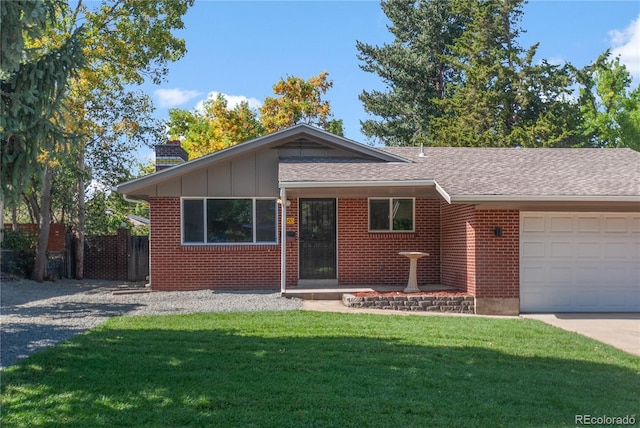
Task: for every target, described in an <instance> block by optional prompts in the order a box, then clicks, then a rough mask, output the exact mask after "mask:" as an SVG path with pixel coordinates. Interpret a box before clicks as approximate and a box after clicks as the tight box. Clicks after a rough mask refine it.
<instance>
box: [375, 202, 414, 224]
mask: <svg viewBox="0 0 640 428" xmlns="http://www.w3.org/2000/svg"><path fill="white" fill-rule="evenodd" d="M413 207H414V199H413V198H371V199H369V230H370V231H371V232H413V225H414V209H413Z"/></svg>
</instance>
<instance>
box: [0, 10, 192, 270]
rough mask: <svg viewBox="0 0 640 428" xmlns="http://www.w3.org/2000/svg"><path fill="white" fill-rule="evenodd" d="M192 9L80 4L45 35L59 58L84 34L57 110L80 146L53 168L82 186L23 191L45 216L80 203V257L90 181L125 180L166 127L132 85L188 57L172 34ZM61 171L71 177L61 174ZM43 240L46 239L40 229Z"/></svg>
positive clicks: (56, 153) (34, 185)
mask: <svg viewBox="0 0 640 428" xmlns="http://www.w3.org/2000/svg"><path fill="white" fill-rule="evenodd" d="M5 3H11V2H3V6H4V4H5ZM191 4H193V0H161V1H155V2H140V1H135V0H115V1H107V0H104V1H102V2H101V3H100V4H93V5H91V8H89V7H87V5H85V4H84V3H83V2H82V0H79V1H78V2H77V3H76V7H75V9H73V10H72V11H71V10H69V9H65V13H64V14H62V13H60V12H57V13H56V14H55V15H51V16H50V18H51V19H50V20H49V24H48V26H47V27H45V28H43V30H42V31H43V36H44V37H43V41H44V42H46V43H44V42H43V43H41V44H42V46H43V48H46V49H48V52H51V54H52V55H53V54H55V49H56V48H57V46H61V45H62V43H61V40H64V35H66V34H75V33H76V32H77V31H78V29H80V28H84V29H85V31H84V33H83V36H82V38H81V39H80V41H81V42H82V43H83V44H84V49H83V51H82V52H81V53H83V54H84V59H85V63H84V64H83V65H82V67H79V68H78V70H77V73H76V74H75V75H74V76H71V77H72V78H70V77H67V78H66V79H65V86H64V88H65V91H64V94H65V98H64V100H63V101H64V110H62V109H61V108H60V109H58V110H59V116H60V117H61V118H62V117H63V118H64V119H65V120H66V121H65V124H64V128H63V129H64V131H65V132H66V134H67V135H68V136H70V135H75V136H76V137H77V138H76V139H75V140H74V141H71V140H70V139H69V138H67V139H66V140H64V141H63V144H58V145H56V146H55V147H54V150H53V151H50V154H51V156H52V158H51V159H52V160H55V162H51V163H50V166H51V169H50V170H47V171H48V172H51V177H52V178H53V177H55V179H54V180H53V181H58V180H61V179H62V178H63V177H64V178H65V179H67V180H72V179H73V177H75V183H76V184H75V185H73V186H69V185H68V181H67V182H66V183H64V184H63V185H61V186H54V183H51V185H48V183H47V181H46V180H39V179H36V180H34V181H32V182H31V183H30V185H28V186H25V187H23V189H29V190H28V191H26V192H25V193H28V194H30V195H40V200H41V204H40V206H39V207H38V209H39V211H40V212H41V213H43V214H44V215H47V214H50V208H49V207H46V206H43V205H44V204H43V203H42V202H47V201H51V200H53V199H55V200H58V199H60V200H63V201H71V200H75V201H76V203H77V204H78V207H77V209H76V210H71V209H68V212H74V211H75V214H76V215H77V217H76V218H75V219H74V220H75V223H76V225H75V226H76V227H75V229H76V232H77V233H78V236H79V238H80V239H79V240H78V241H79V242H80V245H79V246H78V249H79V251H77V254H79V255H80V257H81V256H82V242H83V239H82V238H83V234H84V202H85V198H86V197H85V194H84V192H85V189H86V186H87V183H88V182H89V180H90V179H91V180H93V181H96V180H100V181H102V182H103V183H104V184H106V185H107V186H108V185H113V184H115V183H116V182H118V181H120V180H121V179H122V178H123V174H124V171H125V170H126V169H127V158H132V156H131V153H132V152H133V151H134V150H135V149H136V148H137V147H139V144H140V142H141V141H143V140H146V139H149V137H150V136H151V137H152V136H153V135H157V134H158V132H157V131H158V130H159V128H160V127H159V126H157V125H158V124H154V123H153V121H152V120H151V118H150V114H151V111H152V109H153V108H152V105H151V103H150V100H149V99H148V98H146V97H141V96H140V95H139V94H136V93H133V92H131V91H129V90H128V89H127V85H131V84H138V83H142V82H143V81H144V80H145V79H149V80H151V81H153V82H155V83H158V82H160V81H161V80H162V79H163V76H164V75H165V74H166V72H167V64H168V62H169V61H173V60H176V59H178V58H179V57H180V56H182V55H183V54H184V52H185V44H184V40H182V39H178V38H176V37H174V36H173V35H172V31H173V30H174V29H179V28H182V27H183V23H182V19H181V18H182V15H184V13H185V12H186V10H187V8H188V7H189V6H190V5H191ZM3 26H4V21H3ZM60 88H62V86H60ZM53 169H56V171H53ZM62 170H64V171H65V173H64V174H59V172H60V171H62ZM43 177H44V178H48V177H49V175H47V174H44V175H43ZM28 184H29V183H28ZM56 189H58V190H59V189H67V190H66V194H67V195H70V196H67V197H61V198H57V197H56V198H53V197H52V196H53V193H52V192H53V191H54V190H56ZM71 189H73V190H71ZM73 193H75V194H76V195H77V196H76V195H73ZM31 199H33V198H31ZM40 236H41V237H42V239H46V237H47V236H48V234H46V233H42V231H41V233H40ZM45 244H46V242H45ZM44 249H46V245H43V246H42V249H39V251H38V255H37V256H36V257H37V258H38V260H45V262H46V259H45V258H43V257H42V256H41V254H42V253H43V252H44ZM77 266H79V267H80V270H79V271H78V272H76V276H78V277H82V271H81V267H82V262H81V260H80V262H79V263H77Z"/></svg>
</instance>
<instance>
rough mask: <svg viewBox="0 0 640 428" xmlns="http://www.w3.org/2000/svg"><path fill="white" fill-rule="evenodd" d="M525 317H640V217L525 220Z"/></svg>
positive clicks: (532, 216)
mask: <svg viewBox="0 0 640 428" xmlns="http://www.w3.org/2000/svg"><path fill="white" fill-rule="evenodd" d="M520 311H521V312H640V214H638V213H634V214H629V213H563V212H523V213H521V214H520Z"/></svg>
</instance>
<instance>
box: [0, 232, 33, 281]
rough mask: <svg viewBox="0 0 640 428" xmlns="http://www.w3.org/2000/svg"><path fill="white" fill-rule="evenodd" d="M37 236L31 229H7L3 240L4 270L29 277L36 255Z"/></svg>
mask: <svg viewBox="0 0 640 428" xmlns="http://www.w3.org/2000/svg"><path fill="white" fill-rule="evenodd" d="M37 239H38V238H37V236H36V234H35V232H33V231H31V230H22V229H18V230H11V229H5V231H4V238H3V240H2V270H3V271H5V272H8V273H11V274H14V275H20V276H23V277H29V276H30V275H31V272H32V271H33V262H34V260H35V257H36V244H37Z"/></svg>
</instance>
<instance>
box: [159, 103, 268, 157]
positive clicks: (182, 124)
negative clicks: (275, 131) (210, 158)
mask: <svg viewBox="0 0 640 428" xmlns="http://www.w3.org/2000/svg"><path fill="white" fill-rule="evenodd" d="M167 126H168V128H169V137H170V138H172V139H177V138H182V139H183V142H182V147H183V148H184V149H185V150H186V152H187V153H188V154H189V158H190V159H194V158H197V157H200V156H203V155H206V154H208V153H211V152H214V151H217V150H222V149H224V148H226V147H229V146H232V145H234V144H237V143H240V142H243V141H248V140H251V139H253V138H257V137H259V136H261V135H263V134H264V132H265V131H264V127H263V126H262V124H261V123H260V121H259V120H258V118H257V114H256V112H255V111H253V110H251V109H250V108H249V104H248V103H247V102H246V101H245V102H242V103H240V104H238V105H236V106H235V107H233V108H232V109H229V108H228V103H227V100H226V99H225V98H224V96H223V95H222V94H218V95H217V97H216V98H214V99H209V100H207V101H206V102H205V103H204V108H203V111H202V112H195V111H187V110H181V109H171V110H170V111H169V121H168V123H167Z"/></svg>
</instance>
